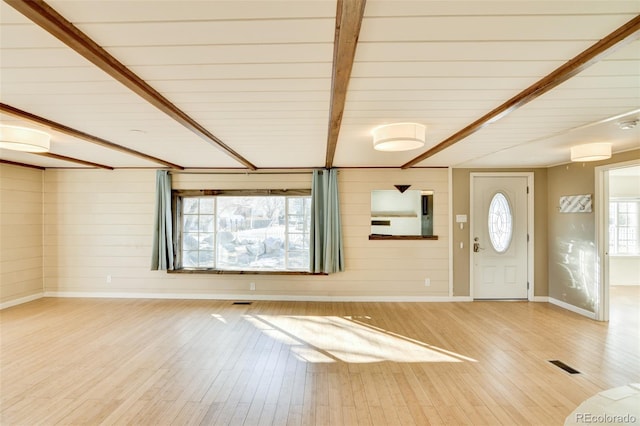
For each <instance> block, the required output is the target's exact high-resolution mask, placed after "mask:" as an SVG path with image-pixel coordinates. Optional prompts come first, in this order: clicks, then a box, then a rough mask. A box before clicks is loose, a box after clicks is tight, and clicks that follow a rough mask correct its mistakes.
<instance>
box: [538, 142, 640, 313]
mask: <svg viewBox="0 0 640 426" xmlns="http://www.w3.org/2000/svg"><path fill="white" fill-rule="evenodd" d="M639 153H640V151H638V150H635V151H628V152H624V153H620V154H616V155H614V156H613V157H612V158H610V159H609V160H605V161H596V162H591V163H571V164H564V165H561V166H556V167H552V168H550V169H548V179H549V192H548V218H549V296H550V297H551V298H553V299H555V300H558V301H560V302H563V303H566V304H569V305H573V306H576V307H578V308H580V309H583V310H584V311H586V312H595V309H596V306H597V303H598V299H599V288H598V282H597V281H598V266H599V260H598V253H597V247H596V220H595V208H597V207H596V203H597V202H598V200H595V201H594V211H592V212H591V213H560V209H559V198H560V197H561V196H563V195H579V194H594V193H595V168H596V167H598V166H603V165H606V164H614V163H622V162H625V161H631V160H637V159H638V155H639Z"/></svg>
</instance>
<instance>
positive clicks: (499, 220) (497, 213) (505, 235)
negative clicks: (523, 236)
mask: <svg viewBox="0 0 640 426" xmlns="http://www.w3.org/2000/svg"><path fill="white" fill-rule="evenodd" d="M488 222H489V239H490V240H491V245H492V246H493V249H494V250H495V251H497V252H498V253H504V252H505V251H506V250H507V249H508V248H509V244H511V237H512V236H513V214H512V212H511V207H510V206H509V200H507V197H505V196H504V194H503V193H502V192H497V193H496V194H495V195H494V196H493V198H492V199H491V204H490V205H489V220H488Z"/></svg>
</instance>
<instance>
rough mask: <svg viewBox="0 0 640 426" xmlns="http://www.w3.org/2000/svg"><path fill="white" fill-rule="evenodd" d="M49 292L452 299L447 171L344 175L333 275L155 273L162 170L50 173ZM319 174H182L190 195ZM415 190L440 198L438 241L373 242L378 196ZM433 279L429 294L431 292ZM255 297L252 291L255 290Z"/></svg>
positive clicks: (304, 183) (178, 184)
mask: <svg viewBox="0 0 640 426" xmlns="http://www.w3.org/2000/svg"><path fill="white" fill-rule="evenodd" d="M44 180H45V188H44V203H45V204H44V209H45V219H44V221H45V227H44V245H45V262H44V264H45V290H46V291H47V292H51V294H87V293H94V294H101V295H103V294H110V293H112V294H114V295H115V294H128V295H145V294H146V295H166V296H171V295H180V296H184V295H191V296H193V297H210V296H221V297H229V298H235V297H245V298H252V297H253V298H267V297H272V298H283V299H287V298H291V299H332V298H334V299H344V300H346V299H354V300H363V299H367V300H411V299H416V300H417V299H420V298H423V299H428V298H431V297H442V296H444V297H447V296H448V295H449V287H448V286H449V246H448V244H449V238H448V233H449V227H448V226H449V225H448V214H449V211H448V206H449V194H448V171H447V170H446V169H414V170H406V171H402V170H388V171H387V170H379V169H378V170H367V169H353V170H351V169H348V170H341V171H340V173H339V186H340V190H341V207H342V217H343V232H344V238H345V257H346V262H345V263H346V265H347V270H346V271H345V272H342V273H337V274H332V275H329V276H308V275H254V274H250V275H234V274H224V275H215V274H180V273H170V274H167V273H166V272H162V271H150V251H151V242H152V237H151V233H152V227H153V204H154V198H155V193H154V191H155V172H154V171H153V170H117V171H102V170H100V171H98V170H47V171H46V172H45V179H44ZM310 184H311V175H310V174H293V175H286V174H269V175H257V174H241V175H229V174H217V175H212V174H191V175H188V174H175V175H174V187H175V188H181V189H201V188H208V189H264V188H271V189H285V188H287V189H293V188H310ZM394 184H410V185H412V186H411V188H412V189H430V190H434V191H435V195H434V206H435V210H434V234H437V235H438V236H439V239H438V240H436V241H432V240H423V241H370V240H369V239H368V236H369V233H370V196H371V195H370V193H371V191H372V190H374V189H394V187H393V185H394ZM425 278H430V280H431V281H430V286H428V287H427V286H425ZM252 282H253V283H255V286H256V290H255V291H250V290H249V288H250V287H249V286H250V283H252Z"/></svg>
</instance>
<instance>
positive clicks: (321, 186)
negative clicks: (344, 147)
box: [310, 169, 344, 274]
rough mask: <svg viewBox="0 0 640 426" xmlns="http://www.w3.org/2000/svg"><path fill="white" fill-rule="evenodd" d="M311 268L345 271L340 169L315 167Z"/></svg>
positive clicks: (312, 191) (319, 270) (320, 271)
mask: <svg viewBox="0 0 640 426" xmlns="http://www.w3.org/2000/svg"><path fill="white" fill-rule="evenodd" d="M310 250H311V272H314V273H325V274H331V273H333V272H339V271H344V248H343V243H342V222H341V220H340V201H339V194H338V171H337V170H336V169H329V170H322V171H321V170H314V171H313V178H312V182H311V243H310Z"/></svg>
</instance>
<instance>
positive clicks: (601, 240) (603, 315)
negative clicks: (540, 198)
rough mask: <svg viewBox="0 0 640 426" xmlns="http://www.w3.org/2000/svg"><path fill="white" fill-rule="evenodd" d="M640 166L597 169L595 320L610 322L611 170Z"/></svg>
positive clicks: (627, 164)
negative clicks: (609, 225)
mask: <svg viewBox="0 0 640 426" xmlns="http://www.w3.org/2000/svg"><path fill="white" fill-rule="evenodd" d="M636 165H640V160H631V161H624V162H622V163H613V164H606V165H604V166H598V167H596V168H595V174H596V176H595V179H596V187H595V195H594V204H595V221H596V253H597V255H598V274H597V275H596V279H597V283H596V292H597V293H598V295H599V297H598V303H596V305H595V319H596V320H598V321H609V256H608V248H607V246H608V245H609V227H608V223H609V170H613V169H621V168H624V167H630V166H636Z"/></svg>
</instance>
